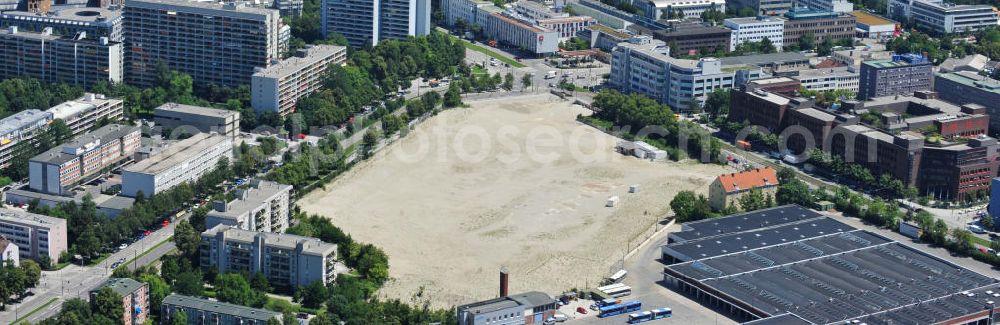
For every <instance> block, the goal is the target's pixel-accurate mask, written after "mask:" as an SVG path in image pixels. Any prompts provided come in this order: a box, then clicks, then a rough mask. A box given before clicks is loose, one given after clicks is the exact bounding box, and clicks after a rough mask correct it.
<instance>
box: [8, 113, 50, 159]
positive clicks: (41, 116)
mask: <svg viewBox="0 0 1000 325" xmlns="http://www.w3.org/2000/svg"><path fill="white" fill-rule="evenodd" d="M51 121H52V113H49V112H42V111H40V110H37V109H27V110H23V111H20V112H17V113H14V114H13V115H11V116H8V117H5V118H3V119H2V120H0V168H7V166H10V163H11V161H10V160H11V159H13V158H14V154H15V153H16V149H18V148H19V147H20V146H18V144H22V145H28V144H32V143H33V142H32V141H34V139H35V135H38V134H39V133H41V132H44V131H45V127H46V126H48V125H49V122H51Z"/></svg>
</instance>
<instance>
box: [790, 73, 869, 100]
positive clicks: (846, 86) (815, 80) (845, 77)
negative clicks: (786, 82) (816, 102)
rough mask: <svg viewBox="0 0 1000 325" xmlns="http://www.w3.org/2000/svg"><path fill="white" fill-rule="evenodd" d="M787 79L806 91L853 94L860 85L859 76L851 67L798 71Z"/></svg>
mask: <svg viewBox="0 0 1000 325" xmlns="http://www.w3.org/2000/svg"><path fill="white" fill-rule="evenodd" d="M789 78H792V79H795V80H798V81H799V83H801V84H802V87H803V88H805V89H808V90H815V91H827V90H847V91H850V92H852V93H855V94H856V93H858V84H859V83H860V76H859V75H858V72H857V71H854V68H852V67H838V68H829V69H811V70H800V71H799V73H798V75H794V76H789Z"/></svg>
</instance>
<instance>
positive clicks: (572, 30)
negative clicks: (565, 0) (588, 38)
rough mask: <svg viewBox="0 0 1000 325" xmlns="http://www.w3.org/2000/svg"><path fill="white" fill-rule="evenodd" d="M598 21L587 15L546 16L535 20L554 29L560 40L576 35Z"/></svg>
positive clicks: (540, 24)
mask: <svg viewBox="0 0 1000 325" xmlns="http://www.w3.org/2000/svg"><path fill="white" fill-rule="evenodd" d="M596 22H597V21H596V20H594V18H591V17H587V16H572V17H560V18H545V19H539V20H536V21H535V23H536V24H537V25H538V26H540V27H543V28H547V29H551V30H554V31H555V32H556V33H557V34H558V35H559V40H560V41H565V40H568V39H570V38H572V37H576V33H578V32H579V31H581V30H584V29H586V28H587V27H590V26H591V25H593V24H595V23H596Z"/></svg>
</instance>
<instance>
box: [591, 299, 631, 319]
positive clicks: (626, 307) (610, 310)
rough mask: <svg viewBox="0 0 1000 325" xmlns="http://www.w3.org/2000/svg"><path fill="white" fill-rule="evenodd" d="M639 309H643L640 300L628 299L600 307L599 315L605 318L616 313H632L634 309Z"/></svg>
mask: <svg viewBox="0 0 1000 325" xmlns="http://www.w3.org/2000/svg"><path fill="white" fill-rule="evenodd" d="M639 309H642V303H641V302H639V301H638V300H632V301H626V302H623V303H620V304H610V305H605V306H601V307H599V308H598V311H600V313H599V314H597V317H601V318H604V317H610V316H615V315H621V314H625V313H631V312H633V311H638V310H639Z"/></svg>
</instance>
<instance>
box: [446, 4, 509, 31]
mask: <svg viewBox="0 0 1000 325" xmlns="http://www.w3.org/2000/svg"><path fill="white" fill-rule="evenodd" d="M486 8H489V10H490V11H492V12H501V11H503V9H500V8H498V7H496V6H495V5H493V2H491V1H485V0H441V11H442V12H443V13H444V19H445V23H447V24H448V26H455V24H456V23H458V22H459V21H461V22H463V23H465V25H466V26H468V27H472V26H475V25H479V26H480V27H485V26H486V18H487V15H488V12H484V10H486Z"/></svg>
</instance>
